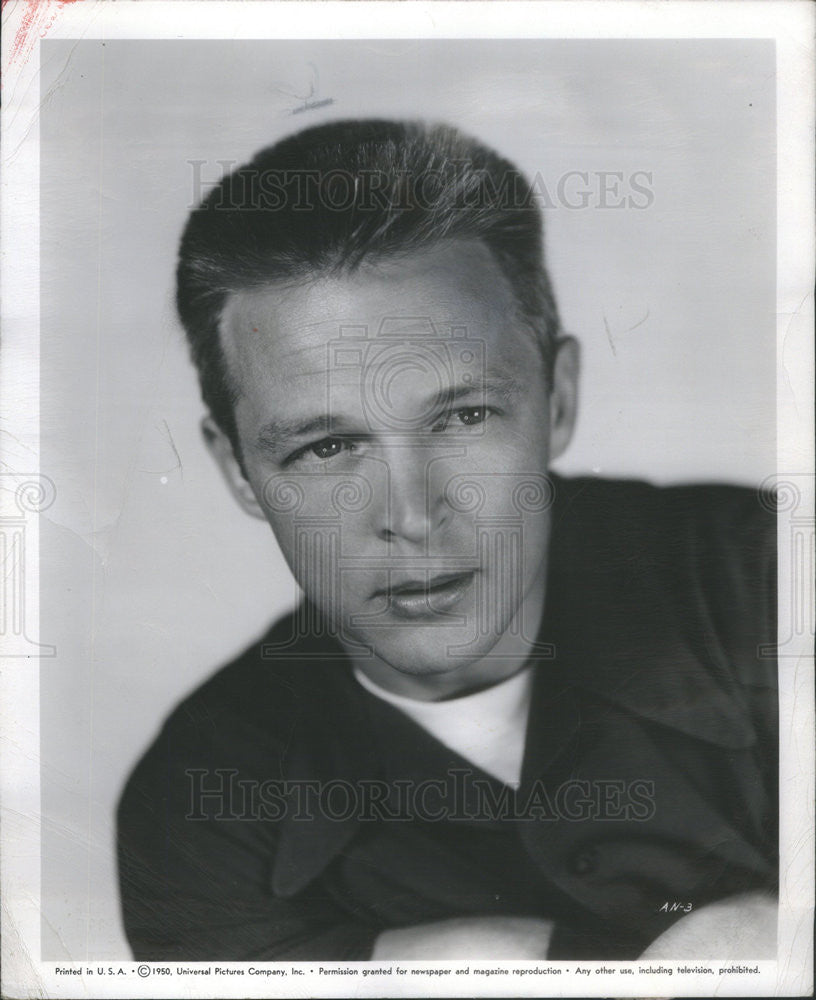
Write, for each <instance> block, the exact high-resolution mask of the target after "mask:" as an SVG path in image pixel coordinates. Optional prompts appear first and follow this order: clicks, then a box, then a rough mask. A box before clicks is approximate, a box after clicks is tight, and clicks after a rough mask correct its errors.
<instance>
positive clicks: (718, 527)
mask: <svg viewBox="0 0 816 1000" xmlns="http://www.w3.org/2000/svg"><path fill="white" fill-rule="evenodd" d="M555 485H556V499H555V505H554V509H553V527H552V532H553V535H552V546H551V583H552V586H553V587H554V588H557V587H558V586H559V581H565V582H566V587H565V589H566V590H567V591H568V593H569V594H570V595H571V598H572V600H573V602H574V603H575V604H576V605H579V606H580V607H581V609H582V615H583V618H584V621H585V622H586V620H587V619H590V620H591V621H592V622H594V623H596V624H595V625H594V626H593V625H590V629H591V630H592V631H594V632H596V633H597V636H596V637H597V638H598V639H599V640H600V638H601V637H603V638H604V640H605V641H606V640H607V639H608V640H609V641H610V642H615V643H617V644H620V642H621V640H620V638H619V635H620V634H621V633H623V634H625V635H628V636H630V637H631V642H630V647H631V649H632V650H634V648H635V646H634V645H633V643H634V639H635V638H637V639H638V640H642V642H639V643H638V644H637V648H638V649H641V648H645V647H647V646H649V645H651V646H655V648H657V646H666V645H667V640H666V638H665V637H667V636H669V635H671V634H673V635H675V636H677V637H678V639H680V638H682V644H683V646H685V647H687V648H689V649H693V650H695V651H696V653H697V656H698V657H699V660H700V662H701V663H707V664H709V666H710V668H711V670H712V671H713V672H714V673H725V674H729V675H731V676H732V677H733V678H734V679H738V680H739V681H741V682H743V683H747V684H758V685H760V686H763V687H765V686H768V687H772V686H773V685H774V684H775V677H776V671H775V662H774V660H773V657H772V656H768V655H767V651H768V650H770V649H771V647H772V644H773V642H774V641H775V632H776V621H775V612H776V560H775V557H776V520H775V515H774V513H773V500H772V498H771V497H769V496H767V495H765V494H763V493H761V492H760V491H759V490H755V489H751V488H749V487H743V486H733V485H728V484H719V483H702V484H688V485H685V484H684V485H679V486H662V487H660V486H653V485H650V484H648V483H645V482H641V481H635V480H601V479H594V478H589V477H584V478H576V479H563V480H562V479H556V481H555ZM576 595H580V598H579V597H576ZM565 613H567V614H569V613H570V612H569V611H568V609H565ZM584 627H586V626H584ZM661 636H662V637H663V638H662V639H661ZM763 650H765V651H766V652H765V653H763V652H762V651H763Z"/></svg>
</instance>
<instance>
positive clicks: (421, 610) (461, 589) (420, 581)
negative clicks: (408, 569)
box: [375, 570, 476, 618]
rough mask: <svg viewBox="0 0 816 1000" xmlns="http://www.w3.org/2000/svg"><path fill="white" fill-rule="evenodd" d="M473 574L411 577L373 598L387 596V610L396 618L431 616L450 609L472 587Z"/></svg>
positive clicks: (378, 592) (471, 571)
mask: <svg viewBox="0 0 816 1000" xmlns="http://www.w3.org/2000/svg"><path fill="white" fill-rule="evenodd" d="M475 575H476V571H475V570H468V571H466V572H464V573H462V572H459V573H437V574H435V575H434V576H426V577H422V578H416V577H414V578H410V579H405V580H403V581H402V582H400V583H398V584H393V583H392V584H391V585H390V586H389V587H387V588H384V589H383V590H379V591H377V593H376V595H375V596H379V595H385V596H387V597H388V604H389V610H390V611H392V612H393V613H394V614H396V615H397V616H398V617H400V618H423V617H433V616H435V615H438V614H440V613H442V612H445V611H448V610H450V609H451V608H452V607H454V606H455V605H456V603H457V602H458V601H459V600H460V599H461V598H462V597H463V596H464V594H465V592H466V591H467V590H468V589H469V588H470V586H471V585H472V583H473V579H474V577H475Z"/></svg>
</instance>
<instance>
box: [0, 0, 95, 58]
mask: <svg viewBox="0 0 816 1000" xmlns="http://www.w3.org/2000/svg"><path fill="white" fill-rule="evenodd" d="M2 2H3V10H4V11H5V9H6V7H7V6H8V5H10V4H11V2H12V0H2ZM15 2H16V3H18V4H22V5H23V6H24V7H25V10H24V12H23V16H22V18H21V20H20V27H19V28H18V29H17V34H16V35H15V37H14V42H13V44H12V46H11V52H10V53H9V65H11V64H12V63H13V62H15V60H17V59H21V60H22V61H23V62H25V60H26V59H27V58H28V56H29V54H30V52H31V50H32V49H33V48H34V45H35V43H36V42H37V39H38V38H45V36H46V35H47V34H48V29H49V28H50V27H51V25H52V24H53V23H54V21H56V19H57V15H58V14H59V12H60V11H61V10H62V8H63V7H64V6H65V5H66V4H67V3H76V2H77V0H15Z"/></svg>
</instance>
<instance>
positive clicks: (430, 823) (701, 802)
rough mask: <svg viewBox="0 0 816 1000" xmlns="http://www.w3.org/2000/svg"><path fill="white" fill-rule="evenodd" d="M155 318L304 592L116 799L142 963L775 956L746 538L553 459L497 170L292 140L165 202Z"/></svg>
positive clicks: (538, 231)
mask: <svg viewBox="0 0 816 1000" xmlns="http://www.w3.org/2000/svg"><path fill="white" fill-rule="evenodd" d="M178 307H179V313H180V316H181V320H182V322H183V324H184V326H185V329H186V331H187V334H188V337H189V340H190V344H191V348H192V352H193V357H194V359H195V362H196V364H197V366H198V370H199V373H200V378H201V385H202V391H203V396H204V400H205V402H206V404H207V406H208V408H209V416H208V417H207V419H206V420H205V422H204V433H205V437H206V440H207V443H208V445H209V448H210V450H211V451H212V453H213V455H214V456H215V458H216V460H217V462H218V464H219V465H220V467H221V469H222V471H223V473H224V475H225V477H226V480H227V483H228V484H229V486H230V488H231V490H232V491H233V493H234V494H235V496H236V498H237V500H238V502H239V503H240V505H241V506H242V507H243V508H244V510H246V511H247V512H248V513H249V514H251V515H253V516H256V517H260V518H263V519H265V520H267V521H268V522H269V523H270V525H271V527H272V529H273V531H274V533H275V536H276V538H277V540H278V542H279V544H280V546H281V549H282V551H283V553H284V555H285V557H286V559H287V561H288V564H289V566H290V567H291V569H292V572H293V574H294V577H295V579H296V580H297V582H298V583H299V584H300V586H301V587H302V589H303V591H304V601H303V604H302V606H301V608H300V609H298V611H296V612H295V614H294V615H292V616H289V617H287V618H286V619H284V621H282V622H280V623H278V624H277V625H276V626H275V627H274V628H273V629H272V630H271V632H270V633H269V634H268V635H267V636H266V637H264V639H262V640H261V641H260V642H258V643H257V644H255V645H253V646H252V647H251V648H250V649H249V650H248V651H247V652H246V653H245V654H244V655H243V656H242V657H241V658H240V659H239V660H237V661H236V662H235V663H233V664H230V665H229V666H227V667H225V668H224V669H223V670H221V671H219V672H218V673H217V674H216V675H215V676H214V677H213V678H212V679H211V680H210V681H208V682H207V683H206V684H205V685H204V686H203V687H201V688H200V689H199V690H198V691H196V692H194V693H193V695H191V696H190V697H189V698H188V699H186V700H185V701H184V702H183V703H182V705H181V706H180V707H179V708H178V709H177V710H176V711H175V712H174V713H173V714H172V715H171V717H170V718H169V720H168V721H167V723H166V725H165V726H164V728H163V730H162V733H161V734H160V736H159V737H158V739H157V740H156V742H155V744H154V745H153V747H152V748H151V749H150V750H149V751H148V753H147V755H146V756H145V758H144V759H143V760H142V762H141V763H140V764H139V766H138V767H137V769H136V771H135V772H134V774H133V776H132V777H131V779H130V781H129V783H128V787H127V789H126V791H125V793H124V796H123V799H122V802H121V804H120V809H119V817H118V818H119V831H120V879H121V889H122V899H123V909H124V918H125V924H126V929H127V932H128V935H129V939H130V941H131V944H132V947H133V950H134V954H135V955H136V957H137V958H139V959H154V960H159V959H165V960H170V959H256V960H257V959H293V960H298V959H303V960H307V959H308V960H313V959H322V960H332V959H337V960H339V959H368V958H375V959H379V958H383V959H387V958H400V959H411V958H416V959H446V958H451V959H454V958H464V957H471V958H504V959H519V960H521V959H540V958H545V957H549V958H606V959H614V958H618V959H621V958H634V957H637V956H640V955H643V956H653V957H674V958H683V957H694V956H699V957H703V955H704V954H705V953H707V949H708V950H710V949H713V954H715V955H717V956H718V957H753V958H758V957H766V956H768V955H772V954H773V951H774V937H775V907H774V903H773V894H774V891H775V881H776V849H777V848H776V832H775V829H776V792H775V790H774V783H775V780H776V746H777V743H776V736H775V729H774V726H775V718H776V701H775V695H774V684H775V674H774V670H773V667H772V665H771V662H770V661H769V660H768V659H767V658H766V655H765V653H764V651H766V650H767V649H768V648H769V647H770V646H771V645H772V644H773V642H774V638H775V637H774V631H773V624H772V623H773V608H774V603H773V583H774V576H773V564H772V557H773V548H774V546H773V519H772V517H771V514H770V513H769V512H768V511H767V510H765V509H764V508H763V505H762V504H761V503H760V501H759V499H758V497H757V495H756V494H755V493H753V492H752V491H748V490H741V489H738V488H734V487H726V486H708V487H702V486H700V487H695V486H689V487H682V488H672V489H662V490H661V489H655V488H653V487H650V486H648V485H646V484H642V483H634V482H604V481H601V480H595V479H578V480H574V481H568V480H564V479H561V478H559V477H556V476H554V475H551V474H550V473H549V472H548V470H549V465H550V462H551V461H552V460H553V459H555V458H557V457H558V456H559V455H560V454H561V453H562V452H563V451H564V449H565V448H566V447H567V445H568V442H569V439H570V436H571V433H572V429H573V425H574V422H575V416H576V403H577V375H578V351H577V346H576V344H575V342H574V340H573V339H572V338H570V337H566V336H564V335H563V334H562V332H561V330H560V327H559V321H558V314H557V309H556V306H555V301H554V298H553V295H552V291H551V289H550V285H549V281H548V279H547V275H546V270H545V267H544V261H543V251H542V227H541V219H540V216H539V212H538V210H537V207H536V205H535V201H534V198H533V195H532V193H531V191H530V189H529V186H528V185H527V183H526V181H525V180H524V178H523V177H522V176H521V174H520V173H519V172H518V171H517V170H516V168H515V167H513V165H512V164H510V163H509V162H507V161H505V160H503V159H501V158H500V157H499V156H497V155H496V154H495V153H493V152H492V151H490V150H488V149H486V148H485V147H483V146H482V145H480V144H479V143H477V142H475V141H473V140H471V139H468V138H466V137H464V136H462V135H461V134H459V133H458V132H456V131H454V130H453V129H450V128H446V127H433V128H430V127H425V126H423V125H419V124H404V123H396V122H386V121H348V122H338V123H333V124H329V125H324V126H320V127H317V128H313V129H310V130H307V131H305V132H302V133H299V134H298V135H295V136H293V137H291V138H289V139H286V140H284V141H282V142H280V143H279V144H278V145H276V146H273V147H271V148H270V149H267V150H264V151H262V152H261V153H259V154H258V155H257V156H256V157H255V159H254V160H253V161H252V163H250V164H249V165H247V166H246V167H244V168H242V169H240V170H237V171H236V172H235V173H233V174H232V175H231V176H229V177H227V178H225V179H224V180H223V181H222V183H221V184H220V185H219V186H218V187H217V188H216V189H215V190H214V191H213V192H212V193H211V194H210V195H209V196H208V198H207V199H206V200H205V201H204V203H203V204H202V205H201V206H200V207H199V208H198V209H196V210H195V211H194V212H193V213H192V215H191V217H190V220H189V222H188V225H187V228H186V231H185V234H184V237H183V240H182V243H181V250H180V258H179V268H178ZM664 935H665V936H664ZM666 948H668V949H669V950H670V951H671V954H666V952H665V949H666ZM743 953H744V954H743Z"/></svg>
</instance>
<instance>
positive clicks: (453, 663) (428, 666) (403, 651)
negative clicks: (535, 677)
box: [359, 626, 500, 677]
mask: <svg viewBox="0 0 816 1000" xmlns="http://www.w3.org/2000/svg"><path fill="white" fill-rule="evenodd" d="M400 633H401V634H400ZM359 638H360V640H361V641H362V642H364V643H365V645H367V646H369V647H370V648H371V649H372V651H373V652H374V654H375V655H376V656H377V657H378V658H379V659H380V660H382V661H383V662H384V663H386V664H387V665H388V666H389V667H391V668H392V669H393V670H396V671H397V672H398V673H401V674H406V675H408V676H411V677H434V676H444V675H446V674H453V673H455V672H456V671H459V670H465V669H466V668H467V667H468V666H469V665H470V664H472V663H476V662H477V661H479V660H481V659H483V658H484V657H486V656H487V655H488V654H489V653H490V651H491V650H492V649H493V648H494V646H495V645H496V643H497V642H498V640H499V638H500V636H479V637H478V639H477V640H476V641H474V635H473V629H468V628H464V627H457V628H445V627H441V628H440V627H424V628H422V627H416V626H411V627H410V628H405V629H400V630H399V631H397V630H394V631H393V632H392V633H391V634H390V635H389V636H388V637H387V639H386V638H385V637H384V636H382V635H372V636H369V637H365V638H364V637H362V636H360V637H359Z"/></svg>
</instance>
